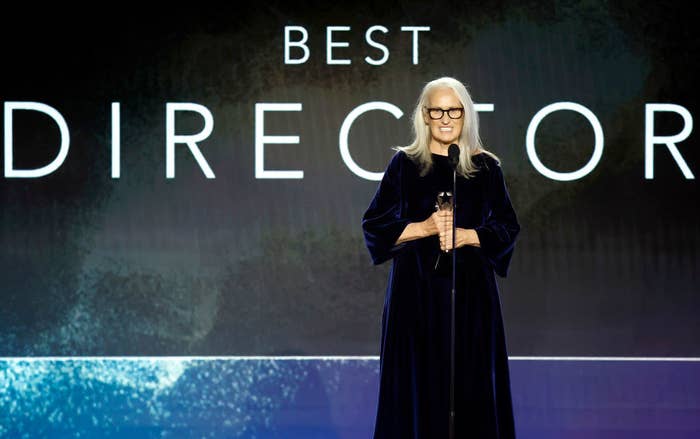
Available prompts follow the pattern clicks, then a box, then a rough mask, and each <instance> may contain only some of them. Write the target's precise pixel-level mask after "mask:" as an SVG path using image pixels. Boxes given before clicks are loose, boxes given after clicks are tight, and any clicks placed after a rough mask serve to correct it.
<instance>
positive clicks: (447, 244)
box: [440, 229, 452, 251]
mask: <svg viewBox="0 0 700 439" xmlns="http://www.w3.org/2000/svg"><path fill="white" fill-rule="evenodd" d="M440 250H442V251H449V250H452V229H449V230H447V231H445V232H442V231H441V232H440Z"/></svg>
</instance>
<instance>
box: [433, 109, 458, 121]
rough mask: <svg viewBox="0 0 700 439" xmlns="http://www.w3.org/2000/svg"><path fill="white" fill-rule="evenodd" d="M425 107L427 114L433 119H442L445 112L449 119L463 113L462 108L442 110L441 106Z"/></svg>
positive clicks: (456, 117)
mask: <svg viewBox="0 0 700 439" xmlns="http://www.w3.org/2000/svg"><path fill="white" fill-rule="evenodd" d="M425 109H426V110H427V111H428V116H430V118H431V119H433V120H438V119H442V117H443V116H444V115H445V113H447V117H449V118H450V119H459V118H461V117H462V115H463V114H464V108H461V107H460V108H448V109H446V110H443V109H442V108H428V107H425Z"/></svg>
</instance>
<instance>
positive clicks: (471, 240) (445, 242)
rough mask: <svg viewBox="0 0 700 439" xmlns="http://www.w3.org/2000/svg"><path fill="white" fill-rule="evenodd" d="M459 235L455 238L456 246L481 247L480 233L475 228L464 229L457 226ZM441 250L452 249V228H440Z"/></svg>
mask: <svg viewBox="0 0 700 439" xmlns="http://www.w3.org/2000/svg"><path fill="white" fill-rule="evenodd" d="M456 232H457V236H456V239H455V247H457V248H460V247H463V246H465V245H472V246H474V247H480V246H481V243H480V242H479V235H477V234H476V230H474V229H462V228H460V227H457V229H456ZM440 250H442V251H444V252H446V251H450V250H452V228H451V227H450V228H448V229H441V230H440Z"/></svg>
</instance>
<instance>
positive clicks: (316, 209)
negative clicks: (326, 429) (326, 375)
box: [0, 1, 700, 356]
mask: <svg viewBox="0 0 700 439" xmlns="http://www.w3.org/2000/svg"><path fill="white" fill-rule="evenodd" d="M115 7H116V6H115ZM119 8H120V9H118V10H113V11H105V10H99V11H98V10H95V11H89V10H88V11H85V10H80V11H78V10H75V11H70V10H67V9H65V8H62V9H54V10H46V9H41V8H39V7H36V9H32V10H24V11H15V12H8V13H6V14H5V13H4V14H3V17H2V19H1V21H2V23H1V24H2V26H0V37H1V38H2V42H3V44H2V53H3V63H2V68H1V69H0V100H1V101H3V102H5V101H38V102H43V103H45V104H48V105H51V106H53V107H54V108H56V109H57V110H58V111H59V112H60V113H61V114H62V115H63V116H64V118H65V119H66V121H67V123H68V127H69V129H70V136H71V144H70V151H69V153H68V157H67V159H66V161H65V162H64V163H63V165H62V166H61V167H60V168H59V169H58V170H57V171H56V172H54V173H53V174H51V175H49V176H46V177H42V178H38V179H21V178H20V179H17V178H1V179H0V202H1V203H2V215H1V216H0V239H2V243H3V249H2V251H1V252H0V298H1V299H2V306H1V307H0V354H2V355H4V356H22V355H190V354H198V355H199V354H201V355H205V354H207V355H209V354H212V355H214V354H215V355H286V354H294V355H374V354H377V353H378V349H379V331H380V317H381V312H382V304H383V300H384V290H385V286H386V278H387V273H388V268H389V264H385V265H383V266H380V267H373V266H372V265H371V264H370V259H369V256H368V254H367V251H366V249H365V247H364V242H363V238H362V231H361V227H360V218H361V216H362V213H363V212H364V210H365V209H366V207H367V205H368V204H369V202H370V200H371V198H372V196H373V194H374V191H375V190H376V187H377V183H376V182H373V181H366V180H363V179H360V178H358V177H357V176H355V175H354V174H352V173H351V172H350V171H349V170H348V168H347V167H346V166H345V164H344V163H343V161H342V159H341V157H340V152H339V149H338V133H339V130H340V126H341V124H342V122H343V120H344V118H345V117H346V115H347V114H348V113H349V112H350V111H351V110H352V109H354V108H355V107H356V106H358V105H360V104H362V103H365V102H369V101H386V102H390V103H393V104H394V105H397V106H398V107H399V108H401V109H402V110H403V111H404V116H403V117H402V118H401V119H399V120H396V119H394V117H393V116H391V115H390V114H388V113H384V112H372V113H368V114H366V115H364V116H362V117H361V118H360V119H358V120H357V121H356V123H355V124H354V126H353V129H352V131H351V135H350V139H349V140H350V146H351V152H352V155H353V157H354V158H355V160H356V162H357V163H358V164H359V165H360V166H362V167H364V168H365V169H368V170H372V171H381V170H383V169H384V167H385V166H386V164H387V162H388V160H389V158H390V157H391V155H392V153H393V152H392V151H391V149H390V147H391V146H393V145H405V144H408V143H409V142H410V141H411V131H410V122H409V115H410V113H411V112H412V110H413V106H414V105H415V100H416V98H417V96H418V94H419V92H420V90H421V88H422V86H423V85H424V84H425V83H426V82H427V81H429V80H432V79H435V78H436V77H439V76H445V75H447V76H454V77H456V78H458V79H460V80H462V81H463V82H465V83H466V84H467V85H468V87H469V89H470V91H471V93H472V97H473V98H474V100H475V102H477V103H493V104H494V105H495V111H494V112H493V113H482V114H481V134H482V138H483V140H484V142H485V145H486V147H487V148H488V149H489V150H490V151H492V152H494V153H495V154H497V155H498V156H499V157H500V158H501V159H502V164H503V168H504V173H505V176H506V180H507V184H508V187H509V190H510V194H511V198H512V201H513V203H514V206H515V209H516V211H517V213H518V215H519V219H520V222H521V225H522V232H521V235H520V238H519V242H518V244H517V248H516V252H515V256H514V259H513V261H512V265H511V271H510V274H509V277H508V278H507V279H499V282H500V287H501V298H502V305H503V311H504V319H505V325H506V331H507V340H508V348H509V354H510V355H547V356H548V355H586V356H587V355H591V356H593V355H595V356H597V355H604V356H613V355H615V356H617V355H624V356H627V355H629V356H700V337H698V334H699V333H700V331H699V329H700V328H699V325H700V324H699V323H698V322H699V320H698V318H697V312H698V310H700V306H699V305H700V298H699V295H698V287H697V283H698V274H697V273H698V268H699V267H700V265H699V264H698V244H699V240H700V239H699V237H700V225H699V224H700V223H699V221H698V220H699V219H700V218H699V215H698V195H699V191H698V184H697V182H696V180H686V179H685V178H684V177H683V175H682V173H681V171H680V169H679V168H678V167H677V165H676V164H675V162H674V161H673V159H672V157H671V155H670V153H669V152H668V151H667V149H666V148H665V147H663V146H658V147H657V148H656V154H655V179H653V180H645V179H644V105H645V104H647V103H675V104H678V105H682V106H684V107H685V108H687V109H688V110H689V111H690V112H691V114H693V115H694V114H696V112H697V109H698V86H697V85H696V80H697V77H698V73H699V72H698V70H699V69H698V65H697V59H698V56H699V55H700V54H699V53H698V48H699V47H700V44H699V41H698V33H697V31H696V26H697V24H696V23H697V17H696V16H695V15H694V14H693V13H692V12H691V11H690V10H686V9H685V8H683V7H681V6H675V5H673V4H658V3H650V4H647V5H644V6H638V2H632V1H626V2H576V1H571V2H542V1H533V2H517V4H516V3H514V4H508V3H500V2H487V3H484V2H446V3H439V2H438V3H436V2H409V1H404V2H381V4H369V3H368V4H362V3H360V2H356V3H353V4H349V5H343V4H340V3H328V2H304V3H303V6H301V5H295V4H287V3H282V2H256V3H249V4H248V5H247V6H244V7H243V8H239V9H233V8H228V9H221V8H220V7H216V8H215V7H213V6H209V5H206V4H198V5H197V7H196V8H191V9H190V8H187V9H184V8H183V9H169V10H168V11H167V12H164V11H161V12H160V13H158V14H145V13H144V12H143V11H141V10H139V9H137V8H133V7H129V6H125V5H122V6H119ZM376 24H380V25H383V26H386V27H387V28H388V29H389V34H387V35H386V36H383V35H382V34H380V33H376V34H375V39H376V40H378V41H381V42H383V43H384V44H386V45H387V46H388V48H389V50H390V58H389V61H388V62H387V63H386V64H384V65H382V66H371V65H369V64H366V63H365V62H364V61H363V59H364V57H365V56H368V55H369V56H372V57H374V58H378V57H379V56H380V55H381V54H380V53H379V52H378V51H377V50H376V49H374V48H372V47H370V46H368V45H367V44H366V43H365V42H364V33H365V31H366V29H367V28H368V27H370V26H372V25H376ZM285 25H301V26H304V27H306V29H307V30H308V31H309V34H310V39H309V43H308V44H309V47H310V49H311V57H310V59H309V61H308V62H307V63H306V64H303V65H285V64H284V60H283V55H284V48H283V36H284V26H285ZM340 25H346V26H351V27H352V31H351V32H342V33H337V34H335V35H337V40H347V41H350V44H351V46H350V48H349V49H336V50H335V52H334V53H335V55H336V57H338V58H345V57H348V58H350V59H351V60H352V64H351V65H349V66H337V65H327V64H326V62H325V29H326V26H340ZM408 25H413V26H430V27H431V29H432V30H431V31H430V32H422V33H421V34H420V39H419V41H420V63H419V64H418V65H413V64H412V63H411V45H412V43H411V34H410V33H407V32H400V27H401V26H408ZM560 101H573V102H577V103H579V104H582V105H584V106H586V107H587V108H589V109H590V110H592V111H593V112H594V113H595V114H596V116H597V117H598V119H599V120H600V122H601V125H602V127H603V130H604V134H605V149H604V153H603V158H602V160H601V161H600V163H599V164H598V166H597V167H596V169H595V170H594V171H593V172H592V173H591V174H589V175H587V176H586V177H584V178H582V179H580V180H576V181H572V182H559V181H552V180H549V179H547V178H545V177H544V176H542V175H540V174H539V173H538V172H537V171H536V170H535V169H534V168H533V166H532V165H531V163H530V162H529V159H528V157H527V155H526V152H525V133H526V130H527V126H528V124H529V122H530V120H531V118H532V117H533V116H534V114H535V113H536V112H537V111H538V110H539V109H541V108H542V107H544V106H546V105H548V104H550V103H553V102H560ZM111 102H120V103H121V113H122V114H121V117H122V121H121V122H122V123H121V136H122V151H121V156H122V168H121V178H120V179H118V180H114V179H112V178H111V176H110V166H111V164H110V145H111V143H110V132H111V128H110V104H111ZM167 102H195V103H199V104H202V105H205V106H206V107H207V108H208V109H209V110H210V111H211V112H212V114H213V116H214V131H213V133H212V135H211V136H210V137H209V138H208V139H206V140H205V141H203V142H200V143H199V147H200V149H201V151H202V153H203V154H204V156H205V157H206V158H207V161H208V163H209V165H210V166H211V167H212V169H213V171H214V173H215V174H216V179H214V180H208V179H206V178H205V176H204V175H203V173H202V171H201V170H200V168H199V167H198V165H197V163H196V162H195V160H194V159H193V157H192V155H191V154H190V153H189V152H188V151H187V149H186V147H185V146H184V145H178V146H177V147H176V151H177V152H176V178H175V179H174V180H167V179H166V178H165V105H166V103H167ZM258 102H300V103H302V105H303V111H302V112H289V113H268V114H267V116H266V120H265V131H266V134H270V135H299V136H300V138H301V140H300V144H298V145H268V146H266V168H267V169H292V170H293V169H303V170H304V173H305V175H304V179H303V180H257V179H255V175H254V171H255V168H254V141H255V139H254V128H255V120H254V109H255V103H258ZM656 124H657V127H656V133H657V134H667V135H670V134H674V133H677V132H679V131H680V130H681V128H682V120H681V118H680V116H678V115H675V114H657V119H656ZM202 126H203V122H202V120H201V118H200V117H199V116H198V115H196V114H194V115H192V114H190V115H188V114H184V113H179V114H178V118H177V132H178V133H179V134H187V133H196V132H198V131H200V130H201V128H202ZM58 140H59V137H58V130H57V128H56V126H55V124H54V123H53V122H52V121H51V120H50V119H48V118H47V117H46V116H45V115H42V114H39V113H34V112H28V111H19V112H16V113H15V123H14V142H15V149H14V151H15V166H16V167H17V168H23V167H39V166H42V165H44V164H46V163H47V161H48V160H50V159H51V158H53V157H54V156H55V154H56V152H57V148H58ZM592 145H593V134H592V130H591V128H590V125H589V124H588V122H587V121H586V120H585V119H584V118H583V117H581V116H580V115H577V114H575V113H573V112H558V113H556V114H553V115H551V116H550V117H548V118H547V119H546V120H545V121H544V122H543V123H542V124H541V125H540V128H539V130H538V135H537V151H538V153H539V156H540V158H541V160H542V161H543V162H544V163H545V164H546V165H547V166H549V167H550V168H552V169H556V170H559V171H572V170H575V169H578V168H580V167H581V166H583V165H584V164H585V163H586V162H587V161H588V159H589V157H590V154H591V151H592ZM699 146H700V145H698V141H697V135H696V134H695V133H692V134H691V135H690V137H689V138H688V139H687V140H686V141H684V142H682V143H680V144H678V148H679V150H680V152H681V154H682V155H683V157H684V158H685V160H686V162H687V163H688V165H689V167H690V169H691V170H692V171H693V172H694V174H695V175H698V173H699V172H700V160H699V156H700V148H699Z"/></svg>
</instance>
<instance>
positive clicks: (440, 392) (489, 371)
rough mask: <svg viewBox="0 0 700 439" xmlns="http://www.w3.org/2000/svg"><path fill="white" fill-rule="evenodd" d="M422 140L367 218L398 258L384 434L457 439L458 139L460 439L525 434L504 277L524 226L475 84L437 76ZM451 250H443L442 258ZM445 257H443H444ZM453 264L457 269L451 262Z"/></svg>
mask: <svg viewBox="0 0 700 439" xmlns="http://www.w3.org/2000/svg"><path fill="white" fill-rule="evenodd" d="M413 125H414V131H415V140H414V142H413V143H412V144H411V145H409V146H405V147H397V148H395V149H396V150H397V152H396V154H394V156H393V157H392V159H391V161H390V162H389V165H388V167H387V169H386V172H385V173H384V177H383V179H382V181H381V183H380V184H379V188H378V189H377V192H376V194H375V196H374V199H373V200H372V202H371V204H370V206H369V208H368V209H367V211H366V212H365V214H364V216H363V218H362V227H363V230H364V235H365V241H366V243H367V248H368V249H369V253H370V255H371V257H372V260H373V262H374V263H375V264H380V263H382V262H385V261H387V260H389V259H392V267H391V272H390V275H389V282H388V288H387V291H386V300H385V302H384V312H383V315H382V336H381V348H380V349H381V350H380V365H381V366H380V370H381V373H380V387H379V398H378V407H377V417H376V422H375V431H374V437H375V439H379V438H392V439H395V438H401V439H403V438H431V439H432V438H447V437H448V427H449V424H450V398H451V397H450V387H451V377H450V356H451V346H450V340H451V290H452V274H451V256H449V255H448V256H447V257H446V256H445V254H446V253H445V252H447V251H451V250H452V213H451V211H448V210H446V209H441V210H436V208H435V205H436V198H437V196H438V194H440V193H442V192H448V191H449V192H451V191H452V183H453V181H452V180H453V175H452V168H451V167H450V165H449V162H448V157H447V151H448V148H449V146H450V144H453V143H454V144H457V145H458V146H459V162H458V164H457V168H456V169H457V174H458V176H457V191H456V193H457V198H456V200H454V202H455V205H456V233H455V242H456V243H455V247H456V250H455V251H456V258H457V276H456V306H455V319H456V320H455V328H456V335H455V339H456V345H455V360H454V361H455V372H454V395H453V398H454V399H453V400H454V412H455V418H454V419H455V420H454V428H455V437H457V438H466V437H470V438H480V439H481V438H513V437H515V432H514V430H515V429H514V425H513V424H514V423H513V409H512V403H511V395H510V381H509V372H508V355H507V353H506V341H505V334H504V329H503V321H502V317H501V307H500V299H499V292H498V286H497V284H496V280H495V276H494V272H495V273H496V274H498V275H499V276H501V277H505V276H506V275H507V271H508V266H509V263H510V260H511V256H512V254H513V249H514V245H515V239H516V236H517V235H518V232H519V231H520V226H519V224H518V221H517V217H516V215H515V211H514V210H513V207H512V206H511V202H510V198H509V196H508V191H507V189H506V186H505V182H504V178H503V173H502V170H501V167H500V161H499V159H498V157H496V156H495V155H494V154H492V153H490V152H488V151H486V150H485V149H484V148H483V146H482V144H481V140H480V138H479V129H478V117H477V114H476V112H475V110H474V104H473V102H472V99H471V97H470V96H469V93H468V92H467V89H466V87H465V86H464V85H463V84H462V83H461V82H459V81H457V80H456V79H453V78H440V79H436V80H434V81H431V82H429V83H428V84H427V85H426V86H425V88H424V89H423V92H422V93H421V95H420V98H419V100H418V105H417V106H416V109H415V111H414V114H413ZM441 254H442V256H440V255H441ZM436 261H437V262H438V263H437V264H436ZM445 262H449V263H450V264H449V266H448V268H447V269H444V268H441V266H442V267H444V266H445Z"/></svg>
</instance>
